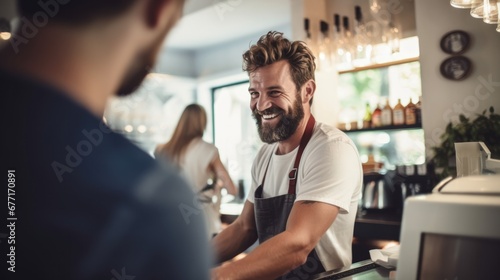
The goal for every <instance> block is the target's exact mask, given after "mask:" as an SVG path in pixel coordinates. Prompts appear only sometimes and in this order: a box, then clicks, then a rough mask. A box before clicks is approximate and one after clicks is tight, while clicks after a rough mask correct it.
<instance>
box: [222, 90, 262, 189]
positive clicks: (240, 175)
mask: <svg viewBox="0 0 500 280" xmlns="http://www.w3.org/2000/svg"><path fill="white" fill-rule="evenodd" d="M212 101H213V102H212V104H213V110H212V111H213V128H214V136H213V137H214V141H213V142H214V144H215V146H217V148H218V149H219V153H220V157H221V160H222V162H223V163H224V165H225V166H226V167H227V169H228V172H229V175H231V178H232V179H233V181H235V182H238V184H240V185H241V184H243V186H244V190H245V193H244V194H243V195H244V196H245V197H246V195H247V194H248V190H249V189H250V186H251V183H252V177H251V168H252V163H253V160H254V158H255V156H256V155H257V152H258V150H259V148H260V146H261V145H262V142H261V141H260V138H259V135H258V133H257V127H256V125H255V120H254V119H253V117H252V113H251V110H250V95H249V94H248V82H246V81H245V82H240V83H236V84H232V85H227V86H223V87H219V88H215V89H213V91H212ZM240 195H242V194H240Z"/></svg>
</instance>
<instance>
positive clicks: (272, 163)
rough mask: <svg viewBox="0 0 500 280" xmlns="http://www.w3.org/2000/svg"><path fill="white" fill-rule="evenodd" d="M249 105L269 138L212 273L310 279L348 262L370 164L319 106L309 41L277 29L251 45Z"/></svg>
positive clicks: (217, 241)
mask: <svg viewBox="0 0 500 280" xmlns="http://www.w3.org/2000/svg"><path fill="white" fill-rule="evenodd" d="M243 60H244V70H245V71H247V72H248V75H249V79H250V86H249V89H248V92H249V94H250V109H251V110H252V113H253V116H254V118H255V120H256V123H257V128H258V132H259V135H260V138H261V140H262V141H263V142H265V144H264V145H263V147H262V148H261V149H260V151H259V152H258V154H257V157H256V159H255V161H254V164H253V167H252V178H253V179H252V181H253V182H252V187H251V190H250V192H249V195H248V198H247V201H246V202H245V205H244V207H243V211H242V213H241V215H240V216H239V217H238V218H237V219H236V220H235V221H234V222H233V223H232V224H231V225H230V226H228V227H227V228H226V229H225V230H223V231H222V232H221V233H220V234H219V235H217V236H216V237H215V238H214V240H213V245H214V247H215V250H216V257H217V259H218V261H219V262H224V261H226V260H229V259H231V258H233V257H234V256H236V255H237V254H239V253H241V252H243V251H244V250H246V249H247V248H248V247H249V246H251V245H252V244H253V243H254V242H255V241H256V240H258V241H259V245H258V246H257V247H256V248H255V249H253V250H252V251H251V252H250V253H249V254H248V255H247V256H246V257H244V258H242V259H240V260H237V261H232V262H228V263H226V264H224V265H222V266H219V267H216V268H214V269H213V270H212V279H310V278H311V276H312V275H315V274H318V273H320V272H324V271H325V270H332V269H342V268H346V267H349V266H350V265H351V262H352V253H351V243H352V236H353V230H354V221H355V217H356V211H357V204H358V200H359V198H360V194H361V185H362V180H363V173H362V168H361V161H360V159H359V155H358V151H357V149H356V146H355V145H354V144H353V142H352V141H351V140H350V139H349V138H348V137H347V136H346V135H345V134H344V133H343V132H341V131H340V130H338V129H336V128H334V127H331V126H328V125H326V124H323V123H319V122H316V121H315V119H314V117H313V115H312V114H311V105H312V101H313V96H314V92H315V89H316V83H315V80H314V71H315V68H316V67H315V63H314V56H313V54H312V53H311V51H310V49H308V47H307V46H306V45H305V44H304V43H303V42H300V41H295V42H291V41H289V40H288V39H286V38H284V37H283V34H282V33H279V32H269V33H267V34H266V35H264V36H262V37H261V38H260V39H259V41H258V42H257V43H256V44H255V45H253V46H251V47H250V49H249V50H248V51H246V52H245V53H244V54H243Z"/></svg>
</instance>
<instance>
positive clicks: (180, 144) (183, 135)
mask: <svg viewBox="0 0 500 280" xmlns="http://www.w3.org/2000/svg"><path fill="white" fill-rule="evenodd" d="M206 126H207V114H206V112H205V109H203V107H202V106H200V105H197V104H191V105H188V106H187V107H186V108H185V109H184V112H183V113H182V115H181V118H180V119H179V122H178V123H177V127H176V128H175V130H174V133H173V135H172V137H171V139H170V140H169V141H168V142H167V143H165V144H162V145H159V146H158V147H157V148H156V150H155V157H156V158H159V157H161V156H163V157H168V158H170V159H171V160H172V161H173V162H175V163H176V164H177V165H178V166H179V167H180V169H181V170H182V172H183V173H184V175H185V177H186V179H187V181H188V182H189V183H190V184H191V186H192V187H193V190H194V192H195V193H197V194H198V197H199V198H200V199H199V200H200V202H201V204H202V206H203V210H204V214H205V218H206V223H207V226H208V233H209V234H210V237H211V236H213V235H214V234H217V233H218V232H219V231H220V230H221V221H220V214H219V208H220V190H221V188H223V187H224V188H226V189H227V192H228V193H229V194H232V195H236V193H237V190H236V187H235V185H234V183H233V181H232V180H231V178H230V176H229V173H228V172H227V170H226V168H225V167H224V165H223V164H222V162H221V160H220V157H219V151H218V149H217V147H215V146H214V145H213V144H210V143H207V142H205V141H204V140H203V139H202V137H203V133H204V131H205V128H206ZM210 179H212V180H213V182H214V184H213V186H214V188H210V189H208V190H206V189H207V188H206V187H207V182H210ZM214 196H215V197H217V198H218V199H217V200H216V201H214V200H213V199H212V198H213V197H214Z"/></svg>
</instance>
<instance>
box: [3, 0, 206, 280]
mask: <svg viewBox="0 0 500 280" xmlns="http://www.w3.org/2000/svg"><path fill="white" fill-rule="evenodd" d="M183 2H184V1H183V0H140V1H134V0H114V1H96V0H70V1H68V0H66V1H63V0H51V1H28V0H26V1H25V0H19V1H18V4H19V8H20V9H19V10H20V12H21V25H20V26H19V28H18V29H17V30H15V31H14V33H13V36H12V38H11V41H10V43H7V44H4V47H3V48H2V49H1V50H0V84H1V85H2V86H1V88H0V93H1V95H2V98H3V101H2V106H1V111H2V114H3V115H2V123H1V125H2V128H3V129H4V131H5V132H7V133H8V135H7V134H6V135H5V138H6V141H7V142H6V143H4V145H3V148H2V162H3V163H4V167H5V168H4V172H6V171H7V173H8V174H7V175H6V176H8V178H9V179H8V180H9V181H8V182H9V185H8V188H9V189H8V190H7V189H4V191H3V194H2V197H3V199H2V203H1V206H2V209H7V207H9V209H10V212H9V213H7V211H2V217H3V221H7V217H5V215H7V214H8V218H10V220H8V222H9V223H11V228H10V237H9V238H10V239H9V242H8V244H7V240H4V239H2V240H0V241H1V243H0V248H2V250H1V251H2V254H1V255H2V256H3V257H2V260H1V263H2V275H6V277H0V278H2V279H23V280H24V279H51V280H52V279H63V280H68V279H72V280H73V279H89V280H91V279H92V280H93V279H129V280H130V279H134V278H135V279H194V280H198V279H207V278H208V276H209V273H208V271H209V267H210V263H211V261H210V254H209V250H208V244H207V242H206V238H205V237H206V233H205V228H204V221H203V216H202V215H190V212H189V211H188V210H189V209H193V208H194V209H196V208H197V207H199V205H198V204H197V203H196V200H195V196H194V194H193V192H192V191H191V190H190V188H189V186H188V184H187V182H186V181H185V180H183V179H182V178H181V176H179V174H177V171H176V169H175V168H174V167H173V165H171V164H169V163H166V164H165V165H160V164H159V163H158V162H157V161H155V160H154V159H152V158H151V157H150V156H149V155H148V154H147V153H145V152H144V151H142V150H140V149H139V148H137V147H136V146H135V145H133V144H132V143H131V142H129V141H128V140H127V139H125V138H124V137H123V136H121V135H119V134H116V133H113V132H111V131H110V130H109V129H108V127H107V126H106V125H105V124H104V123H103V122H102V121H101V120H102V116H103V111H104V108H105V105H106V102H107V100H108V98H109V97H111V96H113V95H126V94H129V93H131V92H132V91H134V89H135V88H136V87H137V86H138V85H139V84H140V83H141V82H142V80H143V78H144V77H145V75H146V74H147V73H148V72H149V70H150V69H151V68H152V66H153V65H154V63H155V60H156V56H157V55H158V52H159V50H160V49H161V46H162V43H163V41H164V38H165V36H166V34H167V33H168V32H169V30H170V29H171V28H172V26H173V25H174V24H175V23H176V22H177V21H178V19H179V18H180V16H181V14H182V7H183ZM6 184H7V183H6ZM7 191H8V192H7ZM7 195H8V198H7V197H6V196H7ZM7 202H9V204H7ZM186 209H187V210H186ZM4 231H5V228H4V229H3V230H0V234H1V233H2V232H4ZM4 241H5V242H4ZM7 254H9V255H7ZM6 255H7V260H5V257H6Z"/></svg>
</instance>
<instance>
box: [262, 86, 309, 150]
mask: <svg viewBox="0 0 500 280" xmlns="http://www.w3.org/2000/svg"><path fill="white" fill-rule="evenodd" d="M288 111H289V113H288V114H285V111H284V110H282V109H280V108H277V107H271V108H269V109H267V110H264V111H262V112H259V111H258V110H257V109H255V110H254V111H253V112H252V116H253V117H254V119H255V122H256V123H257V130H258V132H259V137H260V140H262V142H264V143H268V144H271V143H275V142H279V141H284V140H286V139H288V138H290V136H292V135H293V134H294V133H295V131H296V130H297V127H298V126H299V123H300V121H301V120H302V119H303V118H304V107H303V106H302V100H301V98H300V95H298V94H297V99H296V100H295V103H294V105H293V110H292V108H288ZM267 114H279V115H281V116H280V117H281V119H280V120H279V122H278V124H276V126H275V127H271V126H270V125H267V124H266V125H263V124H262V115H267Z"/></svg>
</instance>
